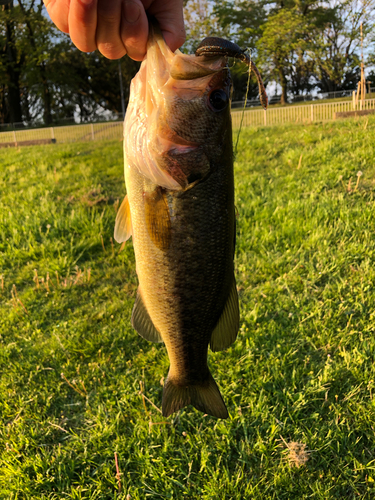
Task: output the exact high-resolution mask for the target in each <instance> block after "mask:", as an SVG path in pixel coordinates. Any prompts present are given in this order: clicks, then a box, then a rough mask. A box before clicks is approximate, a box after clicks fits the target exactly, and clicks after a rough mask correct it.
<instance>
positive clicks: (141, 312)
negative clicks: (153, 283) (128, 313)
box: [131, 290, 163, 342]
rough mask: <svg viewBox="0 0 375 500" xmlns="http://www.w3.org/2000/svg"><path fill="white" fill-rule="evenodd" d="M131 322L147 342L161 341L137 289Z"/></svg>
mask: <svg viewBox="0 0 375 500" xmlns="http://www.w3.org/2000/svg"><path fill="white" fill-rule="evenodd" d="M131 323H132V326H133V328H134V330H136V331H137V332H138V333H139V335H140V336H141V337H143V338H144V339H146V340H148V341H149V342H163V339H162V338H161V335H160V333H159V331H158V330H157V329H156V328H155V325H154V323H153V322H152V319H151V318H150V315H149V314H148V311H147V308H146V306H145V303H144V302H143V299H142V295H141V293H140V291H139V290H138V293H137V298H136V300H135V304H134V307H133V312H132V318H131Z"/></svg>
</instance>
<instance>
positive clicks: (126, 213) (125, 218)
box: [114, 195, 133, 243]
mask: <svg viewBox="0 0 375 500" xmlns="http://www.w3.org/2000/svg"><path fill="white" fill-rule="evenodd" d="M132 232H133V228H132V218H131V215H130V206H129V200H128V195H126V196H125V198H124V200H123V202H122V203H121V205H120V208H119V209H118V211H117V215H116V222H115V234H114V236H115V240H116V241H117V243H123V242H124V241H126V240H128V239H129V238H130V236H131V235H132Z"/></svg>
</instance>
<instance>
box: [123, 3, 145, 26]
mask: <svg viewBox="0 0 375 500" xmlns="http://www.w3.org/2000/svg"><path fill="white" fill-rule="evenodd" d="M122 12H123V16H124V18H125V21H126V22H128V23H131V24H133V23H136V22H137V21H138V19H139V17H140V15H141V9H140V7H139V5H138V4H137V3H135V2H126V1H125V2H123V4H122Z"/></svg>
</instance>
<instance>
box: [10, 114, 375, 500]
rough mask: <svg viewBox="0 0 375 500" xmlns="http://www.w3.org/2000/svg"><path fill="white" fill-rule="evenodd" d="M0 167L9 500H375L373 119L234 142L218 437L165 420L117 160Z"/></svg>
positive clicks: (16, 159) (74, 147)
mask: <svg viewBox="0 0 375 500" xmlns="http://www.w3.org/2000/svg"><path fill="white" fill-rule="evenodd" d="M0 165H1V168H0V274H1V275H2V278H1V279H0V374H1V378H0V453H1V455H0V499H4V500H11V499H18V500H21V499H33V500H34V499H38V500H39V499H56V500H57V499H58V500H60V499H90V500H92V499H108V500H109V499H120V498H121V499H132V500H135V499H145V498H150V499H158V498H168V499H177V500H179V499H185V498H186V499H204V500H211V499H218V500H221V499H228V500H229V499H235V500H243V499H251V500H252V499H262V500H263V499H285V500H290V499H298V500H301V499H310V498H313V499H322V500H323V499H324V500H326V499H357V498H361V499H365V498H366V499H371V498H374V497H375V470H374V469H375V427H374V426H375V398H374V395H375V367H374V356H375V338H374V333H375V286H374V283H375V267H374V260H375V234H374V229H375V223H374V220H375V206H374V202H375V117H369V118H365V119H360V120H348V121H342V122H331V123H327V124H324V125H321V124H313V125H307V126H302V125H293V126H285V127H272V128H271V127H269V128H258V129H255V128H252V129H244V130H243V131H242V133H241V137H240V141H239V146H238V153H237V161H236V166H235V176H236V205H237V208H238V219H237V250H236V276H237V283H238V288H239V291H240V304H241V329H240V332H239V336H238V339H237V341H236V343H235V344H234V345H233V347H231V348H230V349H228V350H227V351H224V352H220V353H215V354H213V353H210V356H209V360H210V365H211V368H212V373H213V375H214V377H215V380H216V381H217V382H218V384H219V386H220V388H221V392H222V394H223V397H224V399H225V401H226V403H227V405H228V410H229V413H230V417H229V419H228V420H226V421H221V420H217V419H215V418H213V417H209V416H204V415H203V414H202V413H199V412H198V411H196V410H194V409H192V408H187V409H185V410H183V411H181V412H180V413H179V414H178V415H173V416H171V417H169V418H168V419H165V418H163V417H162V415H161V414H160V413H159V410H158V408H160V406H161V394H162V385H161V384H162V378H163V377H165V376H166V374H167V371H168V359H167V355H166V351H165V348H164V347H163V346H162V345H155V344H151V343H148V342H146V341H145V340H143V339H142V338H141V337H139V336H138V335H137V334H136V333H135V331H133V330H132V328H131V326H130V314H131V308H132V304H133V301H134V298H135V293H136V288H137V279H136V273H135V264H134V254H133V248H132V244H131V242H130V243H129V242H128V243H127V244H126V246H125V248H124V249H123V250H122V251H120V247H119V245H117V244H116V243H111V238H112V236H113V227H114V221H115V210H116V203H117V200H120V201H121V200H122V197H123V195H124V190H125V188H124V182H123V161H122V150H121V143H119V142H118V141H114V142H99V143H84V144H70V145H59V144H56V145H50V146H43V147H36V146H35V147H30V148H21V149H15V148H12V149H9V150H4V149H3V150H0ZM358 171H361V172H362V173H363V175H362V176H360V177H359V178H358V177H357V172H358ZM357 180H359V183H358V186H357ZM35 270H36V271H35ZM142 394H144V397H143V396H142ZM115 453H116V454H117V458H118V466H119V471H120V473H121V475H120V476H119V479H118V478H117V477H116V465H115Z"/></svg>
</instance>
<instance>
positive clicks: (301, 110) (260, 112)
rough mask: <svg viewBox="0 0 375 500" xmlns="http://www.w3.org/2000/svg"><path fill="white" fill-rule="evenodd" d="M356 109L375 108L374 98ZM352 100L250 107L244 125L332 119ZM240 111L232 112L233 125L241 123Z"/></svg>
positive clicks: (236, 125) (347, 109)
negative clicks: (264, 107) (260, 107)
mask: <svg viewBox="0 0 375 500" xmlns="http://www.w3.org/2000/svg"><path fill="white" fill-rule="evenodd" d="M357 109H358V110H367V109H375V99H366V100H365V101H364V103H363V106H362V104H361V102H359V103H358V106H357ZM352 110H353V103H352V101H341V102H328V103H322V104H304V105H301V106H286V107H280V108H269V109H268V110H267V111H264V109H252V110H246V111H245V112H244V117H243V123H242V126H244V127H258V126H262V125H280V124H283V123H309V122H323V121H329V120H333V115H334V113H338V112H343V111H352ZM241 116H242V112H241V111H234V112H232V122H233V127H234V128H237V127H239V126H240V123H241Z"/></svg>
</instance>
